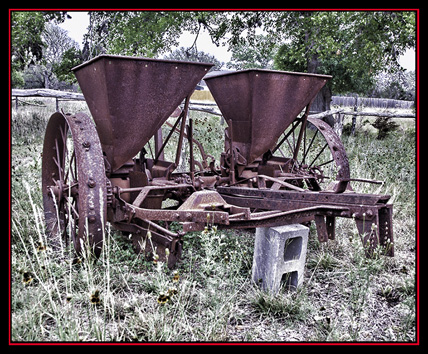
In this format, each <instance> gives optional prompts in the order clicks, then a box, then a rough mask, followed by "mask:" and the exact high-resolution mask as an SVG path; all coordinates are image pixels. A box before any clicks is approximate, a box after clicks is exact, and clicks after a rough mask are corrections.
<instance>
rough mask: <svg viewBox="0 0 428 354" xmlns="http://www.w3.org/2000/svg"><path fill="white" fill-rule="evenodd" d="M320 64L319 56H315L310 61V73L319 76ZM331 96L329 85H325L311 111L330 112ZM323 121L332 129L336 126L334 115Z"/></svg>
mask: <svg viewBox="0 0 428 354" xmlns="http://www.w3.org/2000/svg"><path fill="white" fill-rule="evenodd" d="M319 64H320V61H319V58H318V55H317V54H313V55H312V57H311V58H309V59H308V73H313V74H317V71H318V66H319ZM331 96H332V95H331V89H330V87H329V85H328V84H327V85H324V87H323V88H322V89H321V91H320V92H318V94H317V95H316V96H315V99H314V101H313V102H312V106H311V111H312V112H317V113H320V112H325V111H329V110H330V102H331ZM323 120H324V121H325V122H326V123H327V124H328V125H330V126H331V127H333V126H334V117H333V116H332V115H330V116H327V117H325V118H323Z"/></svg>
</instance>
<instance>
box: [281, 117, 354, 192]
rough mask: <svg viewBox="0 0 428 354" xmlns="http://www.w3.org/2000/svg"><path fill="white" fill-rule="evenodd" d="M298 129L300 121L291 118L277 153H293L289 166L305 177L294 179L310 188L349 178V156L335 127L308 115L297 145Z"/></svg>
mask: <svg viewBox="0 0 428 354" xmlns="http://www.w3.org/2000/svg"><path fill="white" fill-rule="evenodd" d="M300 129H301V121H300V120H296V121H295V122H293V124H291V125H290V127H288V129H287V130H286V131H285V132H284V136H285V137H286V138H285V141H284V143H283V144H282V150H281V149H278V150H279V151H278V152H277V153H276V155H278V156H280V155H281V154H282V156H283V157H286V156H293V157H295V158H292V159H290V160H289V162H288V170H289V172H291V173H292V174H294V175H297V176H301V177H305V178H306V179H300V180H297V179H296V181H294V183H295V184H297V185H298V186H299V187H306V188H308V189H311V190H333V189H334V188H335V186H336V185H337V183H338V181H341V180H349V178H350V172H349V162H348V157H347V155H346V151H345V147H344V146H343V144H342V142H341V140H340V138H339V136H338V135H337V134H336V133H335V132H334V130H333V129H332V128H331V127H330V126H329V125H328V124H327V123H325V122H324V121H322V120H320V119H311V118H308V120H307V124H306V128H305V130H304V132H303V135H302V140H301V142H300V145H299V144H298V143H297V140H298V135H299V130H300ZM296 150H297V151H296ZM308 177H311V178H310V179H309V178H308ZM303 180H305V181H306V184H304V183H303ZM349 188H350V187H349Z"/></svg>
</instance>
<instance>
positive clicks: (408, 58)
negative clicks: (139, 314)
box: [60, 11, 415, 71]
mask: <svg viewBox="0 0 428 354" xmlns="http://www.w3.org/2000/svg"><path fill="white" fill-rule="evenodd" d="M69 14H70V15H71V17H72V18H71V19H67V20H65V21H64V22H63V23H62V24H60V27H62V28H63V29H65V30H67V31H68V35H69V36H70V37H71V38H72V39H74V40H75V41H76V42H77V43H79V45H80V47H82V43H83V35H84V34H85V33H86V31H87V28H88V26H89V16H88V13H87V12H82V11H76V12H69ZM194 39H195V36H194V35H191V34H190V33H188V32H187V33H183V34H182V35H181V37H180V39H179V42H180V45H179V46H180V47H190V46H191V45H192V43H193V41H194ZM196 45H197V48H198V51H203V52H205V53H209V54H211V55H214V56H215V57H216V58H217V59H218V60H220V61H222V62H225V63H226V62H228V61H229V60H230V57H231V53H229V52H228V51H227V48H226V47H223V46H220V47H217V46H216V45H215V44H213V43H212V42H211V39H210V37H209V35H208V33H207V32H206V31H204V32H202V33H200V35H199V37H198V40H197V42H196ZM174 49H175V48H172V50H174ZM400 64H401V65H402V66H403V67H404V68H405V69H407V70H409V71H412V70H415V51H414V50H413V49H409V50H407V51H406V52H405V53H404V55H402V56H401V57H400Z"/></svg>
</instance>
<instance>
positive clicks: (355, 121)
mask: <svg viewBox="0 0 428 354" xmlns="http://www.w3.org/2000/svg"><path fill="white" fill-rule="evenodd" d="M357 106H358V95H356V96H355V102H354V112H356V111H357ZM356 123H357V116H356V115H353V116H352V127H351V135H352V136H354V135H355V124H356Z"/></svg>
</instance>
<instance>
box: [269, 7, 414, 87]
mask: <svg viewBox="0 0 428 354" xmlns="http://www.w3.org/2000/svg"><path fill="white" fill-rule="evenodd" d="M276 17H277V19H276V22H275V25H274V26H272V27H271V29H270V35H271V36H272V37H275V36H276V35H275V33H276V32H278V33H282V34H283V35H282V36H283V40H284V41H286V42H285V44H282V45H281V47H280V48H279V50H278V53H277V55H276V57H275V67H276V68H278V69H282V70H284V69H285V70H287V69H288V70H299V71H307V72H315V73H320V74H330V75H333V80H332V83H331V84H332V91H334V92H337V93H343V92H350V91H351V92H364V91H366V90H367V89H368V88H369V87H371V86H372V85H373V83H374V80H375V75H376V74H377V73H379V72H381V71H385V70H387V71H390V72H393V71H396V70H398V69H399V68H400V66H399V63H398V58H399V56H400V55H401V54H403V53H404V51H405V50H406V49H407V48H412V47H414V46H415V41H416V37H415V36H416V33H415V13H414V12H387V11H373V12H368V11H364V12H358V11H343V12H334V11H332V12H330V11H315V12H283V13H281V14H280V15H277V16H276ZM273 30H275V32H273Z"/></svg>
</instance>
